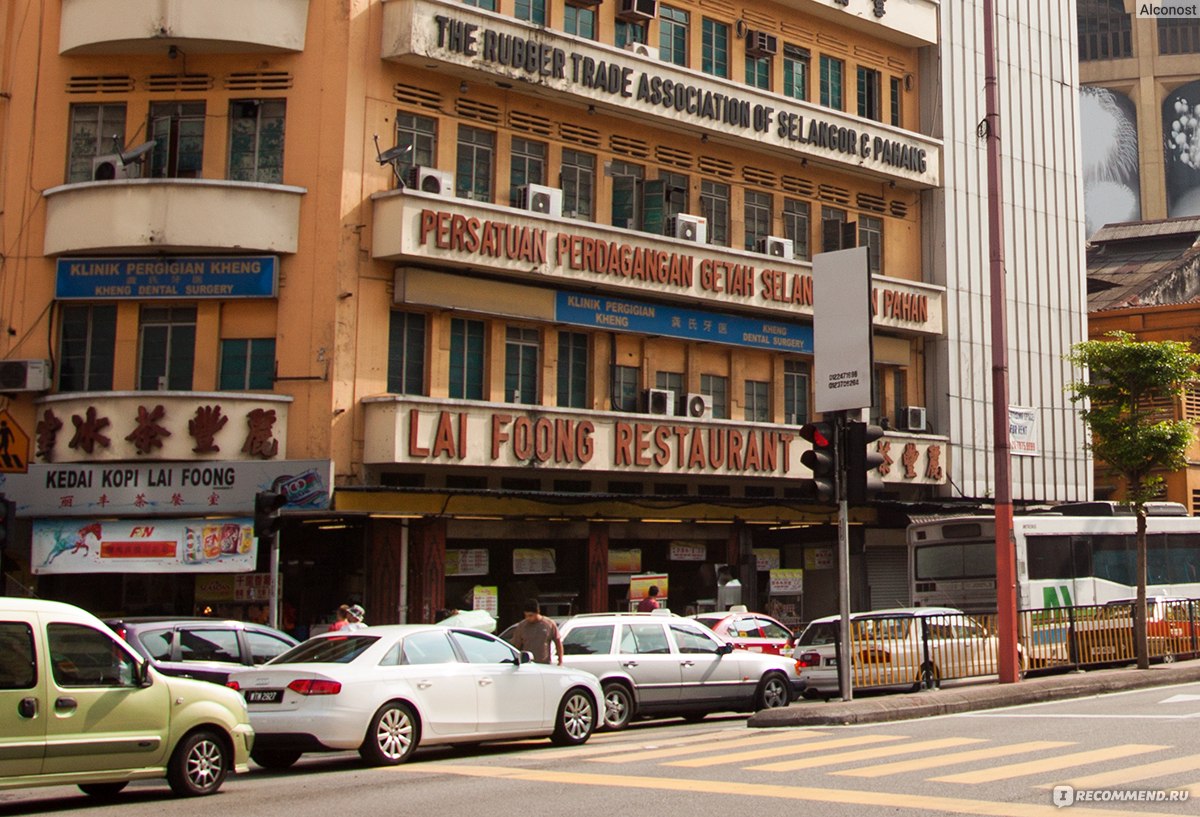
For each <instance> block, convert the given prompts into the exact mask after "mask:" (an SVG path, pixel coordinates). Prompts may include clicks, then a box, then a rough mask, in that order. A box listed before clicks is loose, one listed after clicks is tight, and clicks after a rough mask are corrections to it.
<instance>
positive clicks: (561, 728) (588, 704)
mask: <svg viewBox="0 0 1200 817" xmlns="http://www.w3.org/2000/svg"><path fill="white" fill-rule="evenodd" d="M595 728H596V702H595V701H593V700H592V696H591V695H588V694H587V692H585V691H584V690H582V689H572V690H571V691H570V692H568V693H567V694H566V695H564V696H563V699H562V703H560V704H559V705H558V717H557V718H556V719H555V721H554V734H553V735H551V736H550V740H552V741H553V742H554V743H555V744H556V745H558V746H578V745H579V744H581V743H587V739H588V738H590V737H591V736H592V732H593V731H594V730H595Z"/></svg>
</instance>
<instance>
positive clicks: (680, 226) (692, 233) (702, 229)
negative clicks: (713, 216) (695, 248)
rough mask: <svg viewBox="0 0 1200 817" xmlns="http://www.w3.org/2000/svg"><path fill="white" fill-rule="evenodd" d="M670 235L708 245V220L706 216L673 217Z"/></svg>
mask: <svg viewBox="0 0 1200 817" xmlns="http://www.w3.org/2000/svg"><path fill="white" fill-rule="evenodd" d="M669 226H670V234H671V235H673V236H675V237H676V238H682V239H683V240H684V241H695V242H696V243H697V244H707V243H708V219H706V218H705V217H704V216H693V215H688V214H687V213H680V214H679V215H677V216H672V217H671V221H670V224H669Z"/></svg>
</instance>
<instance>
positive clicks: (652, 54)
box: [625, 43, 658, 60]
mask: <svg viewBox="0 0 1200 817" xmlns="http://www.w3.org/2000/svg"><path fill="white" fill-rule="evenodd" d="M625 50H626V51H629V52H632V53H634V54H637V55H638V56H639V57H649V58H650V59H652V60H656V59H658V49H657V48H655V47H654V46H652V45H646V44H645V43H626V44H625Z"/></svg>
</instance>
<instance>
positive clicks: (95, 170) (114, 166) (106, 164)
mask: <svg viewBox="0 0 1200 817" xmlns="http://www.w3.org/2000/svg"><path fill="white" fill-rule="evenodd" d="M139 169H140V168H139V166H138V165H137V164H131V165H127V164H125V163H124V162H123V161H121V157H120V156H118V155H117V154H115V153H106V154H104V155H103V156H97V157H96V158H95V159H92V179H93V181H98V182H107V181H111V180H112V179H136V178H137V177H138V170H139Z"/></svg>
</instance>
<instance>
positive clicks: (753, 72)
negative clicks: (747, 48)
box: [746, 55, 771, 91]
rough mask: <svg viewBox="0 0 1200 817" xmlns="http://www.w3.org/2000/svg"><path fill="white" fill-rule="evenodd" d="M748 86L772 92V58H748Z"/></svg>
mask: <svg viewBox="0 0 1200 817" xmlns="http://www.w3.org/2000/svg"><path fill="white" fill-rule="evenodd" d="M746 84H747V85H749V86H750V87H751V88H761V89H762V90H764V91H769V90H771V58H770V57H751V56H749V55H747V57H746Z"/></svg>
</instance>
